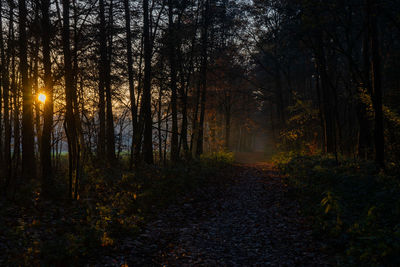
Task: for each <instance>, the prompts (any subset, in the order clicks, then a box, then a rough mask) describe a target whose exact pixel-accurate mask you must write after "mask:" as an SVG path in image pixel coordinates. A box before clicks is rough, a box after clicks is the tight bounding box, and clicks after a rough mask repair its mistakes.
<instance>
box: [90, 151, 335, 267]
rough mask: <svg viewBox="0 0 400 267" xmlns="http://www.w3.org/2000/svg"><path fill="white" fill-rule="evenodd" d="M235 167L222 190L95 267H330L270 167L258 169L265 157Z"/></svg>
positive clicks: (161, 218)
mask: <svg viewBox="0 0 400 267" xmlns="http://www.w3.org/2000/svg"><path fill="white" fill-rule="evenodd" d="M236 160H237V161H240V163H237V164H235V165H234V166H233V167H232V168H231V169H230V170H229V171H227V172H225V173H224V175H223V176H224V177H218V179H216V180H218V182H216V183H212V184H210V185H209V186H206V187H204V188H200V189H199V190H197V191H196V192H195V193H194V194H191V195H190V196H188V197H186V198H183V199H182V200H181V201H179V202H178V203H177V204H174V205H170V206H169V207H168V208H166V209H164V210H162V211H160V212H159V213H158V214H157V215H156V216H155V218H154V219H153V220H152V221H150V222H149V223H148V224H147V225H146V226H145V227H144V229H143V231H142V232H141V234H139V235H138V237H135V238H131V237H126V238H125V239H124V240H123V242H121V243H120V246H119V249H118V251H110V253H109V254H107V253H106V254H105V255H104V256H103V257H101V258H99V259H97V263H96V265H98V266H126V265H128V266H331V265H333V264H332V257H331V256H329V255H328V254H327V253H326V245H325V244H324V243H323V242H322V241H320V240H317V239H316V237H315V236H313V234H312V229H311V224H310V222H309V220H308V219H307V218H304V217H302V216H301V214H300V211H299V210H300V207H299V203H298V202H297V201H296V200H294V199H293V198H291V197H290V195H289V194H288V186H287V185H286V184H285V183H284V181H283V179H282V177H281V176H280V174H279V173H278V172H277V171H276V170H275V169H274V168H273V166H272V165H270V164H268V163H265V162H264V163H263V162H257V163H255V161H259V160H263V159H262V156H261V155H250V154H242V155H239V157H238V158H237V159H236ZM243 162H244V163H243ZM250 162H252V163H250ZM124 264H126V265H124Z"/></svg>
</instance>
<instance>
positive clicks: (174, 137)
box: [168, 0, 179, 162]
mask: <svg viewBox="0 0 400 267" xmlns="http://www.w3.org/2000/svg"><path fill="white" fill-rule="evenodd" d="M173 10H174V7H173V4H172V0H168V46H169V67H170V74H171V111H172V133H171V161H172V162H176V161H178V160H179V143H178V142H179V141H178V108H177V98H178V97H177V85H176V82H177V81H176V80H177V77H176V72H177V71H176V60H175V53H176V48H175V46H177V43H176V42H175V39H176V38H177V37H176V36H175V28H174V27H175V26H174V18H173Z"/></svg>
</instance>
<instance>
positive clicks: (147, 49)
mask: <svg viewBox="0 0 400 267" xmlns="http://www.w3.org/2000/svg"><path fill="white" fill-rule="evenodd" d="M143 35H144V65H145V66H144V84H143V99H142V101H143V110H142V111H141V112H143V115H144V140H143V156H144V161H145V162H146V163H147V164H153V120H152V116H151V57H152V51H151V50H152V49H151V44H150V27H149V0H143Z"/></svg>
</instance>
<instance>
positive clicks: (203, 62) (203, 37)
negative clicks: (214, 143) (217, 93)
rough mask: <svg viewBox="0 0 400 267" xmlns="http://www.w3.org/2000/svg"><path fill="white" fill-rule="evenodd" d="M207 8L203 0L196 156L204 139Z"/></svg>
mask: <svg viewBox="0 0 400 267" xmlns="http://www.w3.org/2000/svg"><path fill="white" fill-rule="evenodd" d="M209 8H210V1H209V0H205V2H204V7H203V25H202V34H201V40H202V41H201V66H200V75H201V77H200V79H201V101H200V119H199V130H198V131H199V134H198V137H197V140H196V141H197V149H196V155H197V156H199V155H201V154H202V153H203V138H204V116H205V112H206V95H207V67H208V54H207V50H208V27H209Z"/></svg>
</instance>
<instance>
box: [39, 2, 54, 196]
mask: <svg viewBox="0 0 400 267" xmlns="http://www.w3.org/2000/svg"><path fill="white" fill-rule="evenodd" d="M41 8H42V46H43V67H44V84H45V86H44V88H45V93H46V102H45V103H44V115H43V116H44V122H43V132H42V145H41V151H40V152H41V153H40V156H41V160H40V161H41V164H42V191H43V194H44V195H46V194H48V193H49V191H50V188H51V185H52V183H53V167H52V161H51V133H52V129H53V75H52V72H51V60H50V38H51V36H50V31H49V29H50V28H51V24H50V15H49V9H50V0H42V3H41Z"/></svg>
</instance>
